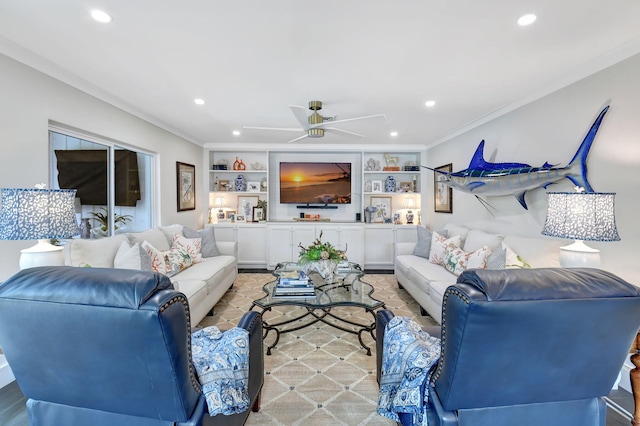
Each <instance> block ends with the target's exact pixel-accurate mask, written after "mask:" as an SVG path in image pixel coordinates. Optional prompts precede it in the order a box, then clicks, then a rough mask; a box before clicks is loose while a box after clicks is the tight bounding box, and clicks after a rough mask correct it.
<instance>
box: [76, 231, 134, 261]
mask: <svg viewBox="0 0 640 426" xmlns="http://www.w3.org/2000/svg"><path fill="white" fill-rule="evenodd" d="M123 241H127V236H126V235H124V234H118V235H114V236H113V237H109V238H98V239H95V240H93V239H92V240H84V239H79V238H78V239H72V240H69V241H67V243H66V244H65V246H64V263H65V265H67V266H91V267H94V268H113V261H114V259H115V257H116V253H117V252H118V249H119V248H120V245H121V244H122V242H123Z"/></svg>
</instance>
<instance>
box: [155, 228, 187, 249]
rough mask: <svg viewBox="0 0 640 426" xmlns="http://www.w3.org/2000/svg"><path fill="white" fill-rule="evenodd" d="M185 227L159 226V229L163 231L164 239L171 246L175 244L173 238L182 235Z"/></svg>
mask: <svg viewBox="0 0 640 426" xmlns="http://www.w3.org/2000/svg"><path fill="white" fill-rule="evenodd" d="M183 227H184V226H183V225H178V224H176V225H167V226H158V229H159V230H160V231H162V233H163V234H164V237H165V238H166V239H167V243H169V245H171V243H173V236H174V235H176V234H178V235H182V228H183Z"/></svg>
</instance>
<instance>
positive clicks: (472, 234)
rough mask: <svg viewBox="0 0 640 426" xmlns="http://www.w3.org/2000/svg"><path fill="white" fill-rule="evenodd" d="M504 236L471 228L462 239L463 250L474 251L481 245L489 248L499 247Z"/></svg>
mask: <svg viewBox="0 0 640 426" xmlns="http://www.w3.org/2000/svg"><path fill="white" fill-rule="evenodd" d="M502 240H504V236H503V235H500V234H490V233H488V232H484V231H481V230H479V229H472V230H471V231H469V233H468V234H467V238H466V239H465V240H464V247H463V249H464V251H467V252H471V251H476V250H478V249H479V248H481V247H482V246H487V247H489V249H490V250H492V251H493V250H495V249H497V248H500V244H501V243H502Z"/></svg>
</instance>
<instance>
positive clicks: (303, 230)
mask: <svg viewBox="0 0 640 426" xmlns="http://www.w3.org/2000/svg"><path fill="white" fill-rule="evenodd" d="M319 235H320V231H319V230H318V231H317V233H316V228H315V227H314V226H294V227H293V229H292V234H291V258H290V259H289V260H291V261H297V260H298V255H299V254H300V249H299V248H298V246H299V245H300V244H302V245H303V246H304V247H309V245H311V243H313V242H314V241H315V239H316V238H317V237H318V236H319ZM327 238H328V237H327V236H325V234H324V233H323V235H322V241H330V240H327Z"/></svg>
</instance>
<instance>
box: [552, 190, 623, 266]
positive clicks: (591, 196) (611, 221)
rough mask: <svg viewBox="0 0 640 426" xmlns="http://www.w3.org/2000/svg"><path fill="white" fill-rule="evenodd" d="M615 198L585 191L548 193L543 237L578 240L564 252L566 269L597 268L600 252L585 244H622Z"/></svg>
mask: <svg viewBox="0 0 640 426" xmlns="http://www.w3.org/2000/svg"><path fill="white" fill-rule="evenodd" d="M580 189H581V188H580ZM615 195H616V194H615V193H605V192H581V191H579V192H548V193H547V200H548V202H549V206H548V208H547V219H546V221H545V224H544V228H543V230H542V234H543V235H548V236H550V237H560V238H571V239H574V240H576V241H575V242H574V243H573V244H571V245H568V246H564V247H561V248H560V264H561V265H562V266H563V267H565V268H571V267H591V268H597V267H599V265H600V250H597V249H594V248H591V247H589V246H588V245H586V244H585V243H584V241H619V240H620V236H619V235H618V229H617V228H616V218H615V204H614V198H615Z"/></svg>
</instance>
